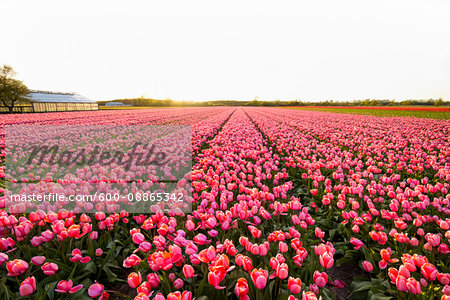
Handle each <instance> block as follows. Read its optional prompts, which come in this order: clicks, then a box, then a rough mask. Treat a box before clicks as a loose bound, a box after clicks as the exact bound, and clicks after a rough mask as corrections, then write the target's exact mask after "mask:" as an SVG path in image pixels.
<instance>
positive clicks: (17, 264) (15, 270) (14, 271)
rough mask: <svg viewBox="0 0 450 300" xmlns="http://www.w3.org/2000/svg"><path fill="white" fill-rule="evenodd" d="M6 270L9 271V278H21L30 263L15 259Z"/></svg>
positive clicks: (8, 264)
mask: <svg viewBox="0 0 450 300" xmlns="http://www.w3.org/2000/svg"><path fill="white" fill-rule="evenodd" d="M6 269H7V270H8V274H7V275H8V276H19V275H21V274H23V273H25V271H26V270H28V263H27V262H25V261H23V260H21V259H15V260H12V261H8V262H7V263H6ZM33 278H34V277H33Z"/></svg>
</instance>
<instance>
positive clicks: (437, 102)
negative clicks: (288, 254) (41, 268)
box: [98, 97, 450, 107]
mask: <svg viewBox="0 0 450 300" xmlns="http://www.w3.org/2000/svg"><path fill="white" fill-rule="evenodd" d="M108 102H121V103H123V104H125V105H131V106H138V107H145V106H152V107H171V106H173V107H177V106H180V107H189V106H445V105H450V101H444V100H443V99H442V98H439V99H424V100H415V99H411V100H403V101H395V100H377V99H365V100H354V101H333V100H327V101H320V102H308V101H300V100H293V101H281V100H275V101H263V100H259V99H253V100H251V101H238V100H214V101H203V102H196V101H174V100H171V99H164V100H158V99H152V98H144V97H140V98H131V99H115V100H108V101H98V104H99V105H100V106H102V105H105V104H106V103H108Z"/></svg>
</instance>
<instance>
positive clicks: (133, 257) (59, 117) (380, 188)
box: [0, 108, 450, 300]
mask: <svg viewBox="0 0 450 300" xmlns="http://www.w3.org/2000/svg"><path fill="white" fill-rule="evenodd" d="M119 113H120V115H119ZM89 114H92V117H90V118H84V117H82V116H81V115H79V114H77V113H73V114H72V113H64V114H43V115H42V120H39V119H38V118H37V117H35V116H36V115H20V117H18V118H17V120H16V121H15V122H10V121H8V120H0V121H1V122H0V123H2V124H11V123H16V124H27V125H29V124H40V122H41V121H42V123H43V124H61V123H64V122H65V123H66V124H73V123H80V122H82V123H86V124H107V123H108V122H113V124H117V125H120V124H124V125H146V124H177V125H192V128H193V129H192V132H193V151H194V166H193V170H192V174H191V179H192V199H193V200H192V202H193V203H192V212H191V213H188V214H185V215H180V214H170V213H169V214H167V213H166V214H165V213H163V212H161V211H159V212H157V213H155V214H145V215H144V214H142V215H139V214H134V215H131V214H128V213H127V212H125V211H116V212H107V213H104V212H97V213H95V214H94V215H88V214H78V215H77V214H74V213H72V212H66V211H60V212H56V213H49V212H43V211H36V212H34V213H32V214H28V215H20V214H12V213H7V212H6V211H0V235H1V236H2V237H1V238H0V249H1V251H2V252H1V253H0V254H1V255H0V264H1V265H5V266H6V268H5V270H4V273H0V276H3V277H2V279H1V280H0V285H1V288H2V291H4V292H3V294H2V297H5V298H7V297H10V298H14V297H15V296H18V295H21V296H24V297H26V296H35V297H40V298H42V299H44V298H57V297H61V298H63V297H74V298H83V297H87V296H89V297H93V298H96V297H98V298H99V299H107V298H108V297H110V296H113V295H118V296H119V297H122V298H123V297H129V295H133V297H135V299H142V300H145V299H158V300H162V299H168V300H174V299H184V300H188V299H193V298H194V297H201V296H207V297H208V298H209V299H214V298H219V299H225V298H239V299H269V298H273V299H287V298H289V299H290V300H294V299H297V297H298V298H302V299H318V298H331V293H330V291H336V290H339V289H342V288H345V289H346V288H348V286H347V285H348V282H344V281H343V278H339V277H336V275H335V274H336V272H331V270H333V269H334V268H336V267H338V268H339V266H340V265H342V264H345V263H349V262H351V263H353V264H354V263H355V262H359V265H360V267H361V269H362V270H364V271H365V272H367V273H366V275H365V277H364V278H355V279H354V280H353V283H352V286H351V288H352V290H353V292H354V293H353V297H355V298H357V297H360V298H362V299H366V298H373V299H376V298H380V297H385V298H386V299H388V298H389V297H403V298H408V297H409V298H414V297H418V296H419V295H421V296H422V297H423V298H424V299H429V298H430V297H431V296H439V297H442V299H447V297H448V296H450V288H449V284H450V280H449V278H450V275H449V272H450V269H449V268H448V267H447V265H448V263H449V260H448V253H449V248H448V245H449V239H450V231H449V227H450V220H449V219H448V218H447V215H448V214H449V213H450V207H449V201H450V196H449V195H448V189H449V181H450V158H449V157H450V140H449V136H450V125H449V122H447V121H437V120H421V123H420V124H418V123H417V119H410V118H394V119H392V118H377V117H368V116H350V115H342V114H329V113H320V112H304V111H294V110H283V109H275V108H237V109H234V108H208V109H203V108H202V109H188V110H186V111H182V110H178V109H174V110H157V111H155V110H139V111H124V112H89ZM52 116H53V117H54V118H52ZM55 117H56V118H55ZM96 122H97V123H96ZM44 254H45V256H43V255H44ZM44 266H45V267H44ZM352 266H353V267H354V265H352ZM82 270H84V271H82ZM377 273H378V276H375V274H377ZM2 274H4V275H2ZM338 274H339V273H338ZM124 279H125V282H126V283H127V285H128V286H129V287H130V288H131V289H132V290H126V291H125V292H123V290H117V289H115V286H116V285H117V284H120V283H123V282H124ZM341 279H342V280H341ZM124 293H125V294H128V295H124Z"/></svg>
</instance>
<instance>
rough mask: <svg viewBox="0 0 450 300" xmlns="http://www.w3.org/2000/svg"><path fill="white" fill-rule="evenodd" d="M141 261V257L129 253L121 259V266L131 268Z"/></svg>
mask: <svg viewBox="0 0 450 300" xmlns="http://www.w3.org/2000/svg"><path fill="white" fill-rule="evenodd" d="M140 262H141V258H140V257H139V256H137V255H136V254H131V255H130V256H128V257H127V258H125V260H124V261H123V267H124V268H131V267H135V266H137V265H139V263H140Z"/></svg>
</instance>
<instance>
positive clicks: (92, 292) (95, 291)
mask: <svg viewBox="0 0 450 300" xmlns="http://www.w3.org/2000/svg"><path fill="white" fill-rule="evenodd" d="M104 288H105V287H104V286H103V285H102V284H100V283H97V281H96V282H95V283H94V284H92V285H91V286H90V287H89V289H88V294H89V296H90V297H92V298H94V297H97V296H100V295H101V294H102V293H103V289H104Z"/></svg>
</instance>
